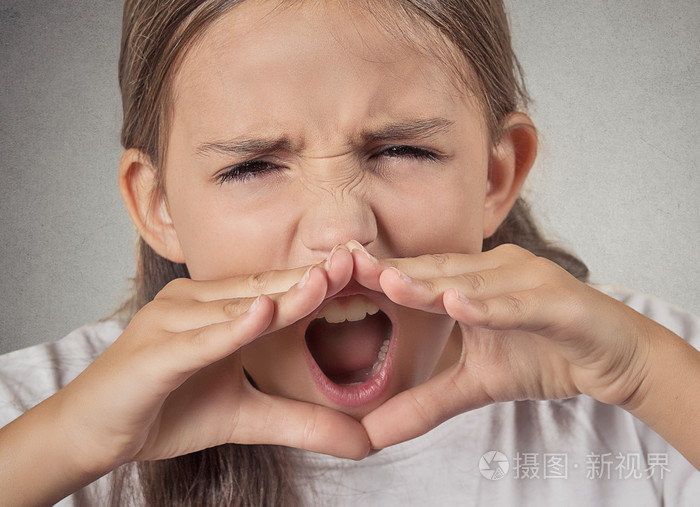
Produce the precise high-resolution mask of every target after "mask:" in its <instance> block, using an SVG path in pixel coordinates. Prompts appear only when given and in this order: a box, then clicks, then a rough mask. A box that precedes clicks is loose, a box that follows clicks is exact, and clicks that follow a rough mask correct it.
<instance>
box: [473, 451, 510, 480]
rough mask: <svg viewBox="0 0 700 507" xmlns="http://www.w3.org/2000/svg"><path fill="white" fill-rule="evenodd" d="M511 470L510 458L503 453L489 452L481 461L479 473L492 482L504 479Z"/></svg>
mask: <svg viewBox="0 0 700 507" xmlns="http://www.w3.org/2000/svg"><path fill="white" fill-rule="evenodd" d="M509 469H510V463H508V458H506V455H505V454H503V453H502V452H498V451H488V452H485V453H484V454H483V455H482V456H481V458H480V459H479V471H480V472H481V475H483V476H484V477H486V478H487V479H489V480H490V481H498V480H500V479H503V478H504V477H505V476H506V474H507V473H508V470H509Z"/></svg>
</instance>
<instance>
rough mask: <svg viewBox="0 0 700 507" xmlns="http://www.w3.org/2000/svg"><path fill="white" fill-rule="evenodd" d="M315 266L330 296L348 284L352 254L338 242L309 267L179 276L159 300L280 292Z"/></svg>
mask: <svg viewBox="0 0 700 507" xmlns="http://www.w3.org/2000/svg"><path fill="white" fill-rule="evenodd" d="M312 266H316V267H318V268H321V269H322V270H324V271H325V272H326V274H327V276H328V289H329V293H330V295H332V294H334V293H336V292H338V291H340V290H341V289H342V288H343V287H345V285H347V283H348V281H349V280H350V278H351V277H352V256H351V255H350V253H349V251H348V249H347V248H346V247H345V246H344V245H339V246H337V247H335V248H334V249H333V250H332V251H331V252H330V253H329V255H328V257H327V258H326V259H325V260H323V261H322V262H319V263H317V264H313V265H309V266H302V267H298V268H292V269H285V270H271V271H265V272H261V273H254V274H246V275H240V276H234V277H231V278H226V279H222V280H190V279H185V278H180V279H176V280H173V281H172V282H170V283H168V285H167V286H166V287H165V288H164V289H163V290H162V291H161V292H160V293H159V294H158V295H157V296H156V299H170V300H172V299H193V300H196V301H201V302H206V301H217V300H226V299H240V298H256V297H257V296H259V295H261V294H266V295H272V294H281V293H284V292H287V291H288V290H290V289H291V288H292V287H294V286H295V285H296V284H298V283H299V282H300V281H301V280H302V278H303V277H304V276H305V275H306V273H307V272H308V270H309V269H310V268H311V267H312Z"/></svg>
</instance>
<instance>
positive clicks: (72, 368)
mask: <svg viewBox="0 0 700 507" xmlns="http://www.w3.org/2000/svg"><path fill="white" fill-rule="evenodd" d="M122 330H123V325H122V324H121V323H119V322H117V321H114V320H109V321H103V322H97V323H93V324H89V325H86V326H83V327H81V328H79V329H76V330H75V331H73V332H72V333H70V334H69V335H67V336H66V337H65V338H63V339H61V340H58V341H56V342H51V343H44V344H41V345H35V346H33V347H28V348H25V349H21V350H16V351H14V352H10V353H8V354H4V355H2V356H0V426H3V425H4V424H6V423H8V422H10V421H11V420H12V419H14V418H16V417H18V416H19V415H20V414H22V413H23V412H25V411H27V410H29V409H30V408H31V407H33V406H34V405H36V404H37V403H39V402H40V401H42V400H44V399H46V398H48V397H49V396H51V395H52V394H54V393H55V392H56V391H58V390H59V389H61V388H62V387H63V386H65V385H66V384H68V383H69V382H70V381H71V380H73V379H74V378H75V377H76V376H78V374H79V373H80V372H81V371H83V370H84V369H85V368H86V367H87V366H88V365H89V364H90V363H91V362H92V361H94V360H95V358H96V357H97V356H98V355H100V354H101V353H102V351H104V350H105V349H106V348H107V347H108V346H109V345H110V344H111V343H112V342H114V340H116V339H117V337H118V336H119V335H120V334H121V332H122Z"/></svg>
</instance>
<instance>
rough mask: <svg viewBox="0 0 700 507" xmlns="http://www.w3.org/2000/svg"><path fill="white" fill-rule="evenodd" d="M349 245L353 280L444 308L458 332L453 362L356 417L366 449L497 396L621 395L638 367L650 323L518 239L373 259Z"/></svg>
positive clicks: (407, 302)
mask: <svg viewBox="0 0 700 507" xmlns="http://www.w3.org/2000/svg"><path fill="white" fill-rule="evenodd" d="M350 248H351V250H352V251H353V257H354V261H355V262H354V264H355V268H354V271H355V272H354V277H355V278H356V279H357V280H358V281H359V282H360V283H361V284H363V285H364V286H366V287H367V288H369V289H372V290H376V291H381V292H384V293H385V294H386V295H387V296H388V297H389V298H390V299H391V300H392V301H394V302H395V303H397V304H400V305H404V306H407V307H411V308H416V309H419V310H424V311H427V312H435V313H443V314H448V315H450V316H451V317H452V318H453V319H455V321H457V324H458V326H459V328H460V331H461V334H462V353H461V357H459V359H458V360H457V361H456V363H455V364H454V365H453V366H452V367H450V368H448V369H447V370H445V371H443V372H441V373H439V374H438V375H436V376H435V377H433V378H432V379H430V380H429V381H427V382H426V383H424V384H422V385H419V386H417V387H415V388H412V389H409V390H407V391H404V392H402V393H400V394H398V395H397V396H395V397H393V398H392V399H390V400H388V401H387V402H386V403H384V404H383V405H381V406H380V407H378V408H377V409H376V410H375V411H373V412H372V413H370V414H368V415H367V416H366V417H365V418H364V419H363V420H362V424H363V426H364V427H365V429H366V430H367V433H368V435H369V436H370V440H371V442H372V447H373V448H382V447H386V446H388V445H392V444H395V443H398V442H401V441H404V440H408V439H410V438H414V437H416V436H419V435H421V434H423V433H425V432H427V431H429V430H430V429H432V428H434V427H435V426H437V425H438V424H440V423H441V422H443V421H445V420H446V419H449V418H451V417H453V416H455V415H457V414H459V413H462V412H466V411H468V410H473V409H475V408H479V407H481V406H484V405H486V404H489V403H493V402H497V401H511V400H525V399H560V398H567V397H571V396H574V395H577V394H579V393H585V394H588V395H590V396H592V397H594V398H596V399H598V400H600V401H602V402H605V403H614V404H623V403H629V401H630V399H631V398H632V397H633V396H634V394H635V392H636V390H637V388H638V387H639V385H640V382H641V379H643V378H644V376H645V369H646V367H647V365H646V363H647V361H646V359H647V358H648V356H649V350H650V340H649V324H650V323H651V324H653V323H652V322H651V321H649V320H648V319H646V318H645V317H643V316H642V315H640V314H638V313H636V312H634V311H633V310H631V309H630V308H628V307H627V306H625V305H624V304H622V303H619V302H617V301H616V300H613V299H611V298H609V297H608V296H606V295H604V294H602V293H600V292H598V291H596V290H595V289H593V288H591V287H589V286H587V285H586V284H584V283H582V282H580V281H578V280H576V279H575V278H573V277H572V276H571V275H569V274H568V273H567V272H566V271H564V270H563V269H562V268H560V267H559V266H557V265H555V264H554V263H552V262H550V261H547V260H545V259H542V258H538V257H535V256H534V255H532V254H530V253H529V252H527V251H525V250H523V249H521V248H519V247H516V246H513V245H505V246H502V247H499V248H496V249H494V250H493V251H490V252H486V253H480V254H474V255H466V254H441V255H425V256H421V257H417V258H412V259H384V260H381V261H377V260H376V259H375V260H372V258H371V256H369V255H368V254H366V252H364V251H363V250H362V249H361V248H358V245H357V244H355V243H352V244H350Z"/></svg>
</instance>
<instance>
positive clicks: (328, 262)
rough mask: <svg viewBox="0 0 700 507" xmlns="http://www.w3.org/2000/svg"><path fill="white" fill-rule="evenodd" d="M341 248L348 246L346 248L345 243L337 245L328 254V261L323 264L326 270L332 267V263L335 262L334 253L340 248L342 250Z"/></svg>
mask: <svg viewBox="0 0 700 507" xmlns="http://www.w3.org/2000/svg"><path fill="white" fill-rule="evenodd" d="M341 248H343V249H346V248H345V245H335V246H334V247H333V250H331V253H329V254H328V257H327V258H326V262H325V264H324V265H323V268H324V269H325V270H326V271H328V270H329V269H331V264H332V263H333V255H334V254H335V253H336V252H337V251H338V250H340V249H341Z"/></svg>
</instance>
